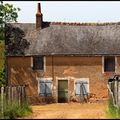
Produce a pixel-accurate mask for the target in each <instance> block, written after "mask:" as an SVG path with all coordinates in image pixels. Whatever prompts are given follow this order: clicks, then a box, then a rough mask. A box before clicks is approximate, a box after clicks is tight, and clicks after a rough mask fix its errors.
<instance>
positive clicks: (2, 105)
mask: <svg viewBox="0 0 120 120" xmlns="http://www.w3.org/2000/svg"><path fill="white" fill-rule="evenodd" d="M3 113H4V87H1V114H2V117H3Z"/></svg>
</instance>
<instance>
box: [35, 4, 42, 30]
mask: <svg viewBox="0 0 120 120" xmlns="http://www.w3.org/2000/svg"><path fill="white" fill-rule="evenodd" d="M42 22H43V15H42V13H41V6H40V3H38V6H37V13H36V29H42Z"/></svg>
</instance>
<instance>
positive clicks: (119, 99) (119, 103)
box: [118, 81, 120, 107]
mask: <svg viewBox="0 0 120 120" xmlns="http://www.w3.org/2000/svg"><path fill="white" fill-rule="evenodd" d="M118 107H120V81H118Z"/></svg>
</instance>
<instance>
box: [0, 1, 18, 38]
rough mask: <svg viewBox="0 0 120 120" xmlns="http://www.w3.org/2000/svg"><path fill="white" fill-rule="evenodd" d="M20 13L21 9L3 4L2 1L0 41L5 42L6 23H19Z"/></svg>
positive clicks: (0, 2)
mask: <svg viewBox="0 0 120 120" xmlns="http://www.w3.org/2000/svg"><path fill="white" fill-rule="evenodd" d="M18 11H20V8H16V7H14V6H13V5H12V4H8V3H6V4H3V1H0V40H4V26H5V23H8V22H17V18H18Z"/></svg>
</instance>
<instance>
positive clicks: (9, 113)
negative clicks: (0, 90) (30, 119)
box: [0, 102, 32, 119]
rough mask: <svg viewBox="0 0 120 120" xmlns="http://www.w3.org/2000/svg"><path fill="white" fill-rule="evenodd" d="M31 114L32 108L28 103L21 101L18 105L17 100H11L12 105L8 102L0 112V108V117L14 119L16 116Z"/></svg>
mask: <svg viewBox="0 0 120 120" xmlns="http://www.w3.org/2000/svg"><path fill="white" fill-rule="evenodd" d="M31 114H32V108H31V107H30V106H29V104H28V103H23V105H22V106H18V102H13V103H12V105H11V103H10V102H9V103H8V104H7V106H6V107H5V104H4V112H3V115H2V114H1V110H0V119H16V118H18V117H25V116H29V115H31Z"/></svg>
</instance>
